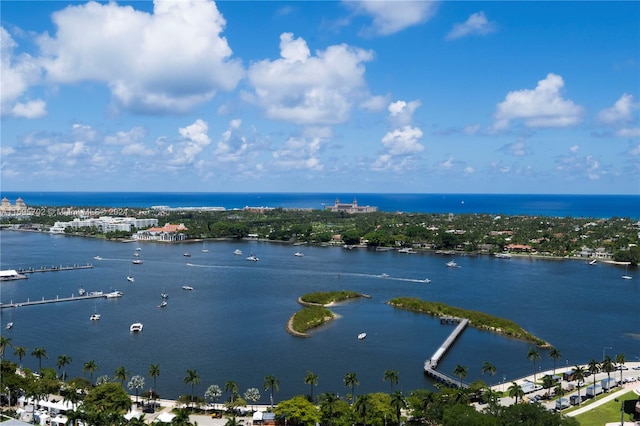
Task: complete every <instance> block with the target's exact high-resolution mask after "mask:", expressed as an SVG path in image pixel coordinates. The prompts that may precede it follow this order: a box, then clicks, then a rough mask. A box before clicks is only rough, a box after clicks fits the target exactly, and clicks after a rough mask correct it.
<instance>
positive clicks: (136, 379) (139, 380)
mask: <svg viewBox="0 0 640 426" xmlns="http://www.w3.org/2000/svg"><path fill="white" fill-rule="evenodd" d="M127 387H128V388H129V390H135V392H136V404H138V391H139V390H140V389H142V388H144V377H142V376H138V375H136V376H133V377H132V378H131V380H129V383H128V384H127Z"/></svg>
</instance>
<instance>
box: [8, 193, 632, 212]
mask: <svg viewBox="0 0 640 426" xmlns="http://www.w3.org/2000/svg"><path fill="white" fill-rule="evenodd" d="M0 197H6V198H7V199H9V200H10V201H11V203H15V200H16V199H17V198H18V197H21V198H22V199H23V200H24V201H25V203H26V204H27V205H30V206H90V207H95V206H101V207H151V206H159V205H162V206H169V207H224V208H227V209H238V208H243V207H246V206H252V207H257V206H262V207H279V208H312V209H323V208H324V206H326V205H333V204H334V202H335V200H336V199H339V200H340V202H346V203H350V202H352V201H353V200H354V199H356V200H357V201H358V204H360V205H368V206H377V207H378V209H379V210H380V211H386V212H395V211H404V212H422V213H457V214H463V213H487V214H502V215H521V214H522V215H542V216H559V217H569V216H570V217H593V218H610V217H630V218H640V196H638V195H535V194H534V195H531V194H374V193H368V194H350V193H337V194H322V193H165V192H6V191H5V192H2V193H0Z"/></svg>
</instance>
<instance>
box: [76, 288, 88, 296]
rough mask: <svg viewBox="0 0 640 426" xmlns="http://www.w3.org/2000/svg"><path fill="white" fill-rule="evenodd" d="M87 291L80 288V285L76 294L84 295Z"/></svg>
mask: <svg viewBox="0 0 640 426" xmlns="http://www.w3.org/2000/svg"><path fill="white" fill-rule="evenodd" d="M86 293H87V291H86V290H85V289H84V288H82V286H80V288H79V289H78V295H79V296H84V295H85V294H86Z"/></svg>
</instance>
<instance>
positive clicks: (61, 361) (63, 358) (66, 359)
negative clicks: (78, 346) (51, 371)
mask: <svg viewBox="0 0 640 426" xmlns="http://www.w3.org/2000/svg"><path fill="white" fill-rule="evenodd" d="M69 364H71V357H70V356H67V355H64V354H63V355H58V361H57V362H56V365H57V366H58V370H60V369H61V368H62V380H63V381H64V380H65V379H66V378H67V372H66V369H65V368H64V367H65V366H67V365H69Z"/></svg>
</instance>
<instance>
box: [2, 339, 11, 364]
mask: <svg viewBox="0 0 640 426" xmlns="http://www.w3.org/2000/svg"><path fill="white" fill-rule="evenodd" d="M11 346H12V344H11V337H4V336H0V360H2V359H4V350H5V349H6V348H7V347H11Z"/></svg>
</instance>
